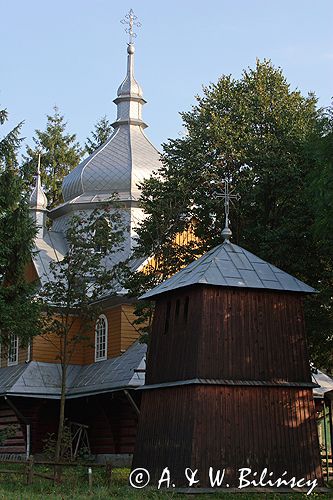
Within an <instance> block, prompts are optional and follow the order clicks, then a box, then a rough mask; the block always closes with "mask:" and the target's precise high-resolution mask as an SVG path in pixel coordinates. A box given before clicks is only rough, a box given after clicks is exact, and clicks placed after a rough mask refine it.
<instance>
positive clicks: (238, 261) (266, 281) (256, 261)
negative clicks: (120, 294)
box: [140, 239, 315, 299]
mask: <svg viewBox="0 0 333 500" xmlns="http://www.w3.org/2000/svg"><path fill="white" fill-rule="evenodd" d="M197 284H198V285H215V286H223V287H239V288H257V289H258V288H259V289H260V288H261V289H267V290H280V291H285V292H287V291H288V292H301V293H313V292H315V290H314V289H313V288H312V287H310V286H308V285H306V284H305V283H303V282H302V281H300V280H298V279H297V278H294V277H293V276H291V275H290V274H288V273H286V272H284V271H281V269H278V268H277V267H275V266H273V265H272V264H269V263H268V262H265V261H264V260H262V259H260V258H259V257H257V256H256V255H254V254H252V253H250V252H248V251H247V250H244V248H241V247H239V246H237V245H234V244H233V243H231V242H230V241H229V240H228V239H226V240H225V241H224V242H223V243H222V244H221V245H218V246H217V247H215V248H213V249H212V250H210V251H209V252H207V253H206V254H204V255H203V256H202V257H200V258H199V259H197V260H195V261H194V262H192V263H191V264H189V265H188V266H187V267H185V268H184V269H182V270H181V271H179V272H178V273H176V274H175V275H173V276H172V277H171V278H169V279H167V280H166V281H164V282H163V283H161V284H160V285H158V286H156V287H155V288H153V289H152V290H149V291H148V292H146V293H145V294H144V295H142V296H141V297H140V298H141V299H152V298H154V297H156V296H158V295H160V294H162V293H166V292H171V291H173V290H176V289H179V288H183V287H185V286H190V285H197Z"/></svg>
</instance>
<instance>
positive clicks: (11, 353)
mask: <svg viewBox="0 0 333 500" xmlns="http://www.w3.org/2000/svg"><path fill="white" fill-rule="evenodd" d="M18 347H19V343H18V336H17V335H11V336H10V338H9V346H8V366H12V365H17V363H18Z"/></svg>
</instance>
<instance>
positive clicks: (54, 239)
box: [32, 230, 67, 285]
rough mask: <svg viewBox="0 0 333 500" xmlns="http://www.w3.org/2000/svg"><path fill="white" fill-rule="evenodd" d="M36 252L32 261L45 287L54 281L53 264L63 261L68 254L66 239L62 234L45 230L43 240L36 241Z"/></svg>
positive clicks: (37, 239)
mask: <svg viewBox="0 0 333 500" xmlns="http://www.w3.org/2000/svg"><path fill="white" fill-rule="evenodd" d="M35 250H36V252H35V253H34V254H33V255H32V260H33V263H34V265H35V269H36V272H37V274H38V277H39V279H40V281H41V284H42V285H44V284H45V283H46V282H47V281H49V280H51V279H52V274H51V273H50V264H51V262H57V261H61V260H62V259H63V258H64V256H65V254H66V252H67V244H66V238H65V236H64V235H63V233H61V232H56V231H46V230H45V231H44V234H43V238H36V239H35Z"/></svg>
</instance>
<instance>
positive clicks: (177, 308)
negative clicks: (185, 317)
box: [175, 299, 180, 320]
mask: <svg viewBox="0 0 333 500" xmlns="http://www.w3.org/2000/svg"><path fill="white" fill-rule="evenodd" d="M179 310H180V300H179V299H177V300H176V311H175V318H176V320H178V318H179Z"/></svg>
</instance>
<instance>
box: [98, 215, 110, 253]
mask: <svg viewBox="0 0 333 500" xmlns="http://www.w3.org/2000/svg"><path fill="white" fill-rule="evenodd" d="M110 229H111V224H110V220H109V219H108V218H107V217H100V218H99V219H98V220H97V221H96V224H95V234H94V243H95V250H96V252H99V253H104V254H105V253H106V252H107V250H108V248H109V246H110V242H109V238H110Z"/></svg>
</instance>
